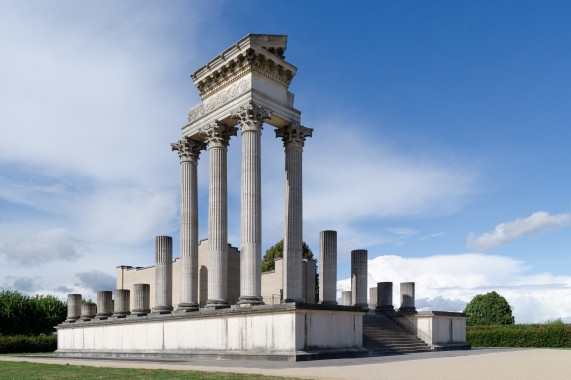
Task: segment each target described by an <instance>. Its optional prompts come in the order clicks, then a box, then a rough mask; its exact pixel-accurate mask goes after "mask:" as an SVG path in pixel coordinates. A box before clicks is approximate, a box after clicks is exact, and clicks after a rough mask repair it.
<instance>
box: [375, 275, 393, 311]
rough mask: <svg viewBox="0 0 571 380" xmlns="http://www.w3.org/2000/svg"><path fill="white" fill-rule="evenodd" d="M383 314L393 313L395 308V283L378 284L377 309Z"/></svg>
mask: <svg viewBox="0 0 571 380" xmlns="http://www.w3.org/2000/svg"><path fill="white" fill-rule="evenodd" d="M375 310H376V311H379V312H381V313H383V312H385V313H392V312H394V311H395V309H394V307H393V283H392V282H377V307H376V309H375Z"/></svg>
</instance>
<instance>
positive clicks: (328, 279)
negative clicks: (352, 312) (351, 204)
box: [319, 231, 337, 305]
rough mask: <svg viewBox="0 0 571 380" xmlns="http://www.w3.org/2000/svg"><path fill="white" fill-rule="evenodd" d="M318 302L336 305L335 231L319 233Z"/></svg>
mask: <svg viewBox="0 0 571 380" xmlns="http://www.w3.org/2000/svg"><path fill="white" fill-rule="evenodd" d="M319 262H320V265H321V273H320V276H319V303H321V304H324V305H337V300H336V297H337V231H321V232H320V233H319Z"/></svg>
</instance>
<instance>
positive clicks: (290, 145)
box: [276, 121, 313, 149]
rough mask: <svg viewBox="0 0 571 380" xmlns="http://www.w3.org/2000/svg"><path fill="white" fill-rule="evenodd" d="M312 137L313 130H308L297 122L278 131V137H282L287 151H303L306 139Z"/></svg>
mask: <svg viewBox="0 0 571 380" xmlns="http://www.w3.org/2000/svg"><path fill="white" fill-rule="evenodd" d="M312 135H313V128H306V127H304V126H303V125H300V124H299V122H297V121H293V122H291V123H290V124H288V125H286V126H285V127H281V128H278V129H276V137H281V139H282V140H283V142H284V147H285V148H286V149H303V145H304V143H305V139H306V138H307V137H312Z"/></svg>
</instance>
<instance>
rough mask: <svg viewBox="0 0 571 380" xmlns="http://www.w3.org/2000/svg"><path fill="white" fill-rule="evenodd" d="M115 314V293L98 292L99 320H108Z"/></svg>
mask: <svg viewBox="0 0 571 380" xmlns="http://www.w3.org/2000/svg"><path fill="white" fill-rule="evenodd" d="M111 314H113V293H112V292H111V291H109V290H100V291H98V292H97V314H95V316H96V317H97V319H107V317H110V316H111Z"/></svg>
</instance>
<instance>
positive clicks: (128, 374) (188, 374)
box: [0, 361, 292, 380]
mask: <svg viewBox="0 0 571 380" xmlns="http://www.w3.org/2000/svg"><path fill="white" fill-rule="evenodd" d="M0 379H2V380H3V379H26V380H28V379H42V380H44V379H58V380H59V379H82V380H83V379H110V380H111V379H112V380H116V379H165V380H166V379H169V380H170V379H181V380H182V379H184V380H187V379H292V378H291V377H290V378H285V377H272V376H263V375H253V374H238V373H224V372H198V371H173V370H166V369H135V368H102V367H88V366H75V365H69V364H68V365H59V364H40V363H29V362H8V361H0Z"/></svg>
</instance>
